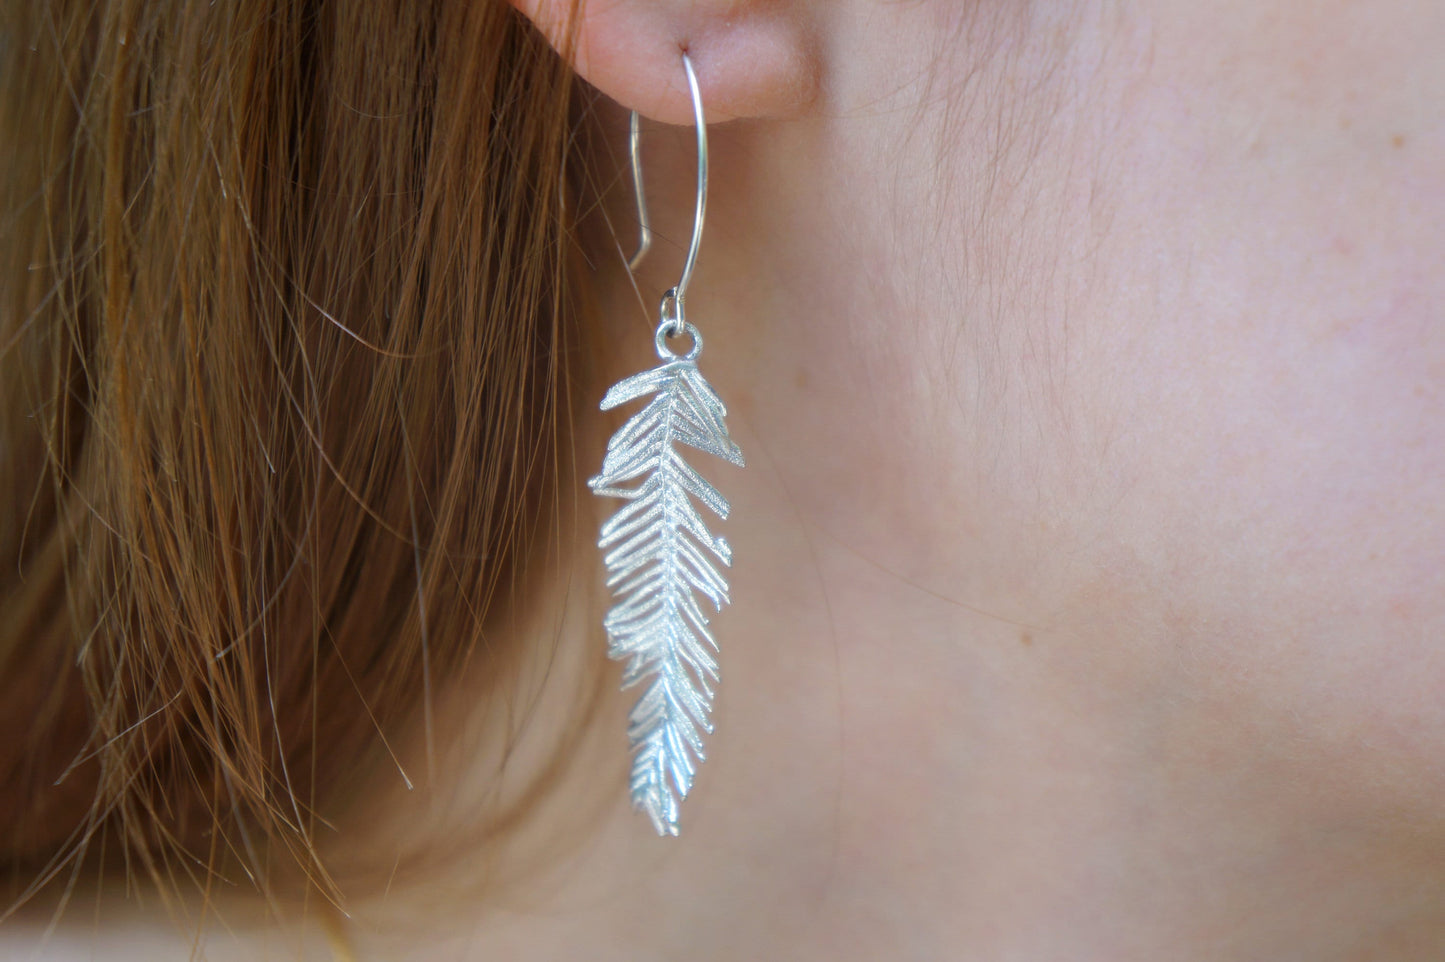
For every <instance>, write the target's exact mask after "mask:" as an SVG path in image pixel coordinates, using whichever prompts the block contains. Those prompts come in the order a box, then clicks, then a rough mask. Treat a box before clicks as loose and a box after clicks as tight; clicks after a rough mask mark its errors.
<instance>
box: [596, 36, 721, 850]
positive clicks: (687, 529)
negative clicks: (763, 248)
mask: <svg viewBox="0 0 1445 962" xmlns="http://www.w3.org/2000/svg"><path fill="white" fill-rule="evenodd" d="M682 65H683V69H684V70H685V71H686V73H687V84H688V89H689V90H690V91H691V93H692V109H693V117H694V120H695V121H696V124H697V208H696V211H695V213H694V219H693V226H692V243H691V244H690V246H689V247H688V251H687V260H686V261H685V262H684V264H683V268H682V279H681V280H679V281H678V282H677V286H676V287H674V288H672V289H671V290H669V291H668V292H667V293H666V294H664V295H663V296H662V304H661V306H660V309H659V315H660V318H659V320H658V324H657V333H656V334H655V335H654V336H653V344H654V345H655V346H656V348H657V355H658V357H659V358H661V359H662V363H661V364H659V365H658V366H657V367H655V368H652V369H651V370H648V371H643V372H642V373H640V374H634V375H633V376H632V377H629V378H627V379H626V380H624V381H621V382H619V383H617V384H616V385H614V386H613V387H612V389H611V390H609V391H608V392H607V394H606V395H605V396H604V397H603V398H602V410H604V411H607V410H610V409H612V408H614V407H617V406H618V405H620V404H625V403H627V402H628V401H632V400H635V399H637V398H641V397H645V396H647V395H652V400H651V401H649V402H648V404H647V406H646V407H645V408H643V409H642V410H641V411H639V412H638V413H636V414H634V415H633V416H632V417H631V418H630V419H629V420H628V421H627V423H626V424H624V425H623V426H622V427H621V429H619V430H618V431H617V433H616V434H614V435H613V436H612V440H611V441H609V442H608V444H607V454H606V457H605V458H604V459H603V462H602V471H601V473H600V474H598V475H597V476H596V477H594V478H591V479H590V480H588V482H587V486H588V487H590V488H591V489H592V491H593V492H594V493H595V494H598V495H601V496H603V497H611V498H623V499H625V500H626V501H627V504H625V505H624V506H623V507H622V508H620V509H618V511H617V512H616V513H615V514H614V515H612V517H611V518H609V519H608V520H607V522H606V523H605V524H603V525H602V532H601V536H600V537H599V539H598V541H597V546H598V548H600V549H601V550H602V551H603V552H605V554H604V556H603V561H604V563H605V565H606V567H607V586H608V588H610V589H611V591H612V596H613V599H614V601H615V604H614V605H613V606H612V608H611V609H610V610H609V611H608V612H607V615H606V617H605V618H604V619H603V622H602V624H603V627H604V628H605V629H606V631H607V644H608V650H607V654H608V657H610V658H613V659H615V660H618V661H624V662H626V667H625V669H624V671H623V677H622V687H623V689H624V690H625V689H627V688H631V687H633V686H634V685H644V686H645V690H644V692H643V694H642V697H641V698H639V699H638V701H637V704H636V705H635V706H634V707H633V709H632V713H631V715H630V716H629V717H628V728H627V735H628V740H629V742H630V744H631V748H632V778H631V792H632V806H633V808H635V809H638V810H639V811H643V812H646V813H647V815H648V816H649V817H650V818H651V819H652V824H653V827H654V828H656V829H657V833H658V834H659V835H676V834H677V833H678V803H679V802H680V801H681V799H682V798H683V797H684V796H686V795H687V793H688V790H689V789H690V788H691V787H692V779H693V775H694V774H695V773H696V770H697V769H696V766H697V764H698V763H700V762H702V761H703V760H704V759H705V758H706V753H705V752H704V750H703V743H702V733H704V732H706V733H709V734H710V733H711V732H712V730H713V726H712V722H711V721H710V720H709V715H711V713H712V703H713V686H714V685H716V683H717V681H718V663H717V659H716V658H715V657H714V653H715V652H716V651H717V642H716V640H715V639H714V638H713V635H712V632H711V631H710V630H708V618H707V615H705V614H704V613H703V608H702V605H700V604H699V603H698V599H697V597H696V595H697V594H701V595H702V596H703V597H705V598H706V599H707V600H708V601H710V602H712V605H713V608H714V610H715V611H719V612H720V611H722V606H723V605H724V604H727V603H729V602H730V600H731V599H730V598H729V597H728V583H727V581H726V580H725V579H724V578H723V576H722V574H721V573H720V572H719V571H718V568H717V566H716V565H715V564H714V559H715V560H716V561H720V562H721V563H722V564H723V565H725V566H731V564H732V548H731V547H730V546H729V545H728V543H727V541H726V540H725V539H723V538H721V537H715V536H714V535H713V534H712V533H711V532H709V531H708V529H707V526H706V524H705V523H704V521H703V516H702V514H700V513H699V511H698V509H697V507H696V506H695V505H694V504H693V499H694V498H695V499H696V500H697V501H698V502H699V503H701V504H702V505H703V506H704V507H706V508H708V509H709V510H711V511H712V512H713V513H714V514H716V515H717V516H718V517H719V518H726V517H727V516H728V502H727V499H725V498H724V497H723V496H722V495H721V494H719V493H718V490H717V489H716V488H715V487H713V486H712V485H711V484H710V483H708V482H707V481H706V480H704V479H703V477H702V475H700V474H699V473H698V472H697V471H696V470H695V469H694V468H693V467H692V466H691V465H689V464H688V463H687V462H686V461H684V460H683V458H682V453H681V451H680V450H679V449H678V446H679V445H686V446H688V447H692V448H696V449H697V450H699V451H704V452H706V453H708V454H712V455H715V456H717V457H720V458H722V459H723V460H725V461H729V462H731V463H732V464H735V465H737V466H738V467H742V466H743V454H742V451H741V450H739V448H738V446H737V445H736V444H735V443H733V440H732V438H731V437H729V435H728V430H727V426H726V424H724V422H723V418H724V416H725V415H726V414H727V408H725V407H724V406H723V403H722V400H721V399H720V398H719V397H718V396H717V393H716V392H715V391H714V390H713V389H712V386H711V385H709V384H708V383H707V381H706V380H704V379H703V376H702V374H701V373H699V371H698V369H697V358H698V355H700V354H701V353H702V335H701V334H700V333H698V330H697V328H696V327H694V326H693V325H692V324H691V323H690V322H689V321H688V320H687V314H686V303H687V302H686V296H687V285H688V282H689V281H690V280H691V279H692V271H693V266H694V264H695V263H696V261H697V249H698V244H699V242H700V241H701V239H702V221H703V215H704V213H705V212H706V209H707V124H706V122H705V121H704V119H703V111H702V95H701V93H700V92H699V90H698V85H697V74H696V73H695V72H694V71H693V67H692V61H691V60H690V59H689V58H688V56H687V54H686V53H683V55H682ZM638 140H639V131H638V120H637V114H636V113H635V112H634V113H633V115H632V131H631V156H632V175H633V183H634V186H635V188H636V191H637V204H638V215H639V216H638V220H639V221H640V222H641V225H642V240H641V243H640V244H639V247H638V252H637V254H636V255H634V256H633V258H632V261H631V262H629V265H628V266H629V267H635V266H636V264H637V263H638V262H639V261H640V260H641V258H642V256H643V254H645V253H646V252H647V248H648V246H649V244H650V243H651V238H652V232H651V229H650V227H649V225H648V221H647V205H646V202H645V200H644V198H643V192H642V167H641V163H640V160H639V156H638V153H639V152H638ZM683 334H686V335H687V336H688V337H690V338H691V339H692V347H691V349H690V350H688V352H687V353H686V354H675V353H673V351H672V350H671V349H670V348H669V347H668V345H667V339H668V338H669V337H670V336H671V337H680V336H682V335H683ZM638 479H641V483H639V484H637V485H636V486H635V487H624V486H623V485H625V484H627V483H629V482H635V481H637V480H638ZM703 549H706V553H705V552H704V551H703ZM709 555H711V557H709Z"/></svg>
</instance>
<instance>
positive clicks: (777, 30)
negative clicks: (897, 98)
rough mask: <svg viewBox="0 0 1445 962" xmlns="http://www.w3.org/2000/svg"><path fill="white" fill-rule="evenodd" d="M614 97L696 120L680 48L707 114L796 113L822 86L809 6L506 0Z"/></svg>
mask: <svg viewBox="0 0 1445 962" xmlns="http://www.w3.org/2000/svg"><path fill="white" fill-rule="evenodd" d="M511 3H512V5H513V6H515V7H516V8H517V9H519V10H521V11H522V13H523V14H525V15H526V16H527V17H528V18H529V19H530V20H531V21H532V22H533V23H534V24H536V26H537V27H538V29H540V30H541V31H542V33H543V34H545V35H546V36H547V38H548V40H550V41H551V43H552V46H553V47H555V48H556V49H557V50H558V51H559V52H560V53H562V54H563V55H564V56H566V57H568V59H569V60H570V61H571V62H572V65H573V67H574V68H575V69H576V71H577V73H578V74H579V75H580V76H581V77H582V78H583V79H584V80H586V81H587V82H588V83H590V84H591V85H592V86H594V87H596V88H597V89H598V90H600V91H601V92H602V93H604V94H606V95H607V96H608V97H611V98H612V99H613V100H615V101H617V103H619V104H621V105H622V106H623V107H626V108H628V109H631V110H636V111H637V112H638V113H640V114H642V115H643V116H645V117H648V118H650V119H652V120H657V121H661V122H663V123H670V124H691V123H692V99H691V96H690V94H689V92H688V87H687V75H686V74H685V73H684V72H683V67H682V53H683V51H686V52H687V54H688V57H689V58H690V59H691V60H692V63H693V67H694V69H696V71H697V77H698V85H699V88H700V89H701V91H702V99H703V104H704V105H705V107H706V111H707V119H708V122H709V123H712V122H714V121H723V120H732V119H735V118H742V117H788V116H796V115H797V114H798V113H800V112H802V111H803V110H804V109H805V108H806V107H807V106H808V105H809V104H811V103H812V101H813V99H814V97H815V96H816V91H817V87H818V71H819V67H818V57H817V44H816V43H815V41H814V37H815V36H816V32H817V31H816V30H815V29H814V24H813V23H812V22H811V18H810V17H809V16H808V14H809V13H810V12H811V11H812V7H813V5H811V4H808V3H805V2H789V0H511Z"/></svg>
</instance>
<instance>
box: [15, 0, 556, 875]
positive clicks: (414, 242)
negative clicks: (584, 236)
mask: <svg viewBox="0 0 1445 962" xmlns="http://www.w3.org/2000/svg"><path fill="white" fill-rule="evenodd" d="M0 72H3V81H0V83H3V87H0V89H3V94H0V142H3V143H5V144H6V145H7V146H6V154H7V161H6V163H5V166H4V169H3V179H0V199H3V200H0V202H3V209H0V561H3V564H0V731H4V732H5V733H6V737H5V738H4V739H0V859H3V861H4V863H5V864H6V866H7V869H8V873H9V876H10V879H11V882H12V884H13V885H14V886H15V891H14V893H13V894H14V895H16V896H18V897H23V896H24V895H26V894H29V893H33V892H34V891H36V890H38V889H39V888H40V887H41V886H42V885H44V884H45V883H46V882H47V881H49V880H51V879H54V878H57V877H63V875H62V872H63V871H64V870H65V869H66V867H67V866H74V865H77V864H79V862H80V860H81V859H82V858H83V857H86V856H87V854H88V856H89V857H90V858H91V859H100V860H101V861H102V862H103V863H104V864H105V865H116V866H119V865H128V866H131V867H133V868H134V867H140V868H141V869H142V870H144V871H145V872H148V873H149V874H150V875H151V876H152V877H154V878H155V879H156V880H157V881H161V880H164V879H169V880H171V881H172V882H175V881H179V880H180V879H181V876H178V874H177V873H178V872H179V873H182V875H184V874H185V873H189V874H190V875H191V877H192V878H194V879H195V880H196V881H198V882H202V881H205V879H206V876H208V875H209V874H210V873H211V872H214V871H215V870H216V868H217V866H218V865H220V864H222V863H223V862H224V861H225V860H227V859H236V860H240V861H242V862H243V863H244V864H246V865H249V866H252V867H256V868H257V873H259V866H260V865H261V864H262V863H265V862H267V861H269V860H272V859H274V858H275V854H274V853H278V852H279V853H285V855H286V856H287V857H288V858H289V859H291V860H293V861H294V863H296V864H299V865H301V866H302V867H303V868H304V869H305V870H306V872H307V873H308V875H311V876H312V877H313V878H315V877H318V876H321V877H324V872H325V870H324V867H322V866H321V865H320V863H319V861H318V856H317V853H316V846H315V844H314V839H313V828H314V827H315V822H316V819H318V818H319V817H320V816H319V815H318V812H321V811H324V810H325V807H326V805H327V804H328V799H331V798H332V797H333V796H334V795H335V793H336V792H338V791H340V790H341V787H342V786H345V785H346V784H349V783H348V781H347V779H346V778H344V777H343V774H344V772H343V769H351V768H353V767H354V766H355V765H356V758H357V757H358V756H359V755H366V754H367V753H368V752H371V753H374V750H375V747H376V744H377V741H378V739H379V738H380V732H382V731H385V730H387V729H388V728H390V727H392V726H395V725H398V724H400V723H401V722H402V720H404V719H406V718H408V717H410V716H411V715H412V714H414V713H415V712H416V711H417V710H418V705H419V702H420V699H421V698H422V697H423V693H424V692H425V691H427V690H428V689H429V686H430V684H431V680H432V679H434V678H439V677H441V676H442V675H443V674H445V673H448V672H450V671H452V670H453V669H454V668H456V667H457V666H458V665H459V664H460V663H461V661H462V660H463V659H465V658H467V657H469V656H470V655H472V654H473V653H474V652H475V653H476V654H477V656H478V657H480V658H481V659H482V660H483V663H484V664H491V663H492V662H489V661H486V660H485V659H489V658H494V659H504V658H506V657H507V654H508V653H507V650H506V646H505V643H504V642H502V641H499V640H497V639H493V638H491V637H490V636H488V635H484V629H485V628H486V626H487V624H488V618H489V617H491V616H493V615H494V613H495V612H496V611H497V610H498V606H499V605H500V604H501V603H502V602H503V601H504V600H505V599H506V597H508V596H509V594H513V593H515V592H516V591H517V590H519V589H518V585H519V584H520V583H521V581H522V579H523V576H524V575H525V573H526V570H527V564H526V561H527V558H528V557H529V556H530V553H531V548H532V547H533V546H535V545H536V544H538V543H539V542H540V541H541V540H543V539H545V538H546V537H547V535H548V532H549V531H551V530H552V529H553V528H554V527H555V523H554V519H555V518H556V517H557V513H556V500H557V498H558V491H559V487H558V485H559V482H560V481H561V480H562V479H564V478H565V477H566V476H567V472H568V464H567V460H566V445H565V444H563V443H562V441H564V440H565V437H564V434H565V430H566V424H567V411H568V410H569V404H570V396H569V391H570V387H569V384H570V383H571V382H570V381H569V378H568V373H567V369H566V367H565V365H564V361H565V359H566V355H567V352H568V345H569V343H571V338H572V336H573V334H575V329H576V325H575V324H574V320H575V314H576V311H575V309H574V307H573V306H572V305H574V304H575V303H577V302H578V300H579V296H578V293H577V292H578V290H579V274H581V273H582V272H580V271H578V270H576V269H574V267H573V263H574V260H575V259H574V257H573V255H572V253H571V252H572V250H573V249H574V245H573V240H574V238H573V236H572V228H571V226H570V225H571V223H572V222H573V219H574V214H575V210H569V207H571V208H575V206H576V205H575V203H569V201H568V195H569V188H568V185H569V184H573V183H575V182H576V177H577V176H578V175H577V171H576V170H575V169H574V168H573V165H572V164H571V162H570V161H569V158H571V157H573V156H576V155H577V153H578V151H576V150H575V149H573V148H574V146H575V145H574V143H573V142H574V141H575V139H576V138H577V137H578V136H579V125H578V119H577V118H578V116H579V111H578V110H577V109H575V104H574V101H575V93H576V90H575V89H574V87H575V85H574V82H573V79H572V75H571V73H570V71H569V69H568V67H567V66H566V63H565V60H564V58H562V57H559V56H558V55H557V54H556V53H555V52H554V51H553V50H551V49H550V48H549V47H548V45H547V44H546V43H545V42H544V41H543V39H542V38H541V37H540V36H539V35H538V34H536V33H535V32H534V31H533V30H532V29H531V27H530V26H529V25H528V24H527V23H526V22H525V21H524V20H523V18H522V17H521V16H520V15H518V14H517V13H516V12H515V11H514V10H513V9H511V8H510V7H509V6H508V5H506V4H505V3H503V2H500V0H491V2H471V0H468V2H452V3H443V2H434V3H433V2H422V0H382V2H367V3H322V2H319V0H251V2H247V3H243V4H206V3H187V2H180V0H170V2H162V0H111V2H107V3H94V2H92V0H52V2H46V3H34V2H30V0H11V2H5V3H3V4H0ZM498 663H501V662H500V661H499V662H498ZM353 783H354V780H353ZM102 849H103V853H102V852H101V850H102ZM197 864H199V865H200V866H202V867H203V871H200V872H197V870H196V869H195V865H197Z"/></svg>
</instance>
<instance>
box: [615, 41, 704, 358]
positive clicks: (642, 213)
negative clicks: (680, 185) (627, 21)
mask: <svg viewBox="0 0 1445 962" xmlns="http://www.w3.org/2000/svg"><path fill="white" fill-rule="evenodd" d="M682 67H683V70H684V71H685V72H686V74H687V87H688V92H689V93H690V94H691V95H692V116H693V122H694V124H695V126H696V127H697V205H696V207H695V208H694V211H693V220H692V241H691V242H690V243H689V244H688V246H687V260H685V261H684V262H683V265H682V278H681V279H680V280H679V281H678V282H677V286H676V287H673V288H672V289H670V290H669V291H668V292H667V293H666V294H664V295H663V298H662V301H663V314H664V318H663V323H665V324H666V325H667V329H668V333H669V334H681V333H682V331H683V325H685V324H686V323H687V317H686V314H685V313H684V306H685V305H684V301H683V298H684V297H685V296H686V295H687V285H688V283H689V282H690V281H691V280H692V270H693V267H694V266H695V265H696V264H697V251H698V248H699V247H701V246H702V223H703V218H704V217H705V216H706V215H707V119H706V118H705V117H704V116H703V112H702V91H701V90H700V89H699V88H698V84H697V72H696V71H695V70H693V66H692V59H691V58H690V57H688V55H687V53H686V51H684V52H683V55H682ZM627 146H628V154H629V156H630V157H631V159H632V189H633V192H634V193H635V194H636V196H637V224H638V228H639V230H640V234H639V236H638V240H637V253H635V254H633V255H632V257H631V258H630V259H629V260H628V261H627V269H628V270H630V271H633V272H636V270H637V267H638V265H639V264H641V263H642V259H643V258H644V257H646V256H647V252H648V251H649V250H651V249H652V222H651V220H650V219H649V218H648V216H647V192H646V190H645V189H644V187H643V183H642V120H641V118H640V117H639V116H638V114H637V111H635V110H634V111H632V116H631V119H630V122H629V125H628V136H627Z"/></svg>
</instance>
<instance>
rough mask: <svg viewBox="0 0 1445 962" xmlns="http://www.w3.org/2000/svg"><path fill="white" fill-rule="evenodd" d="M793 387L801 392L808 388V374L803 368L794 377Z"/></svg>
mask: <svg viewBox="0 0 1445 962" xmlns="http://www.w3.org/2000/svg"><path fill="white" fill-rule="evenodd" d="M793 386H794V387H796V388H798V389H800V390H801V389H803V388H806V387H807V386H808V372H807V371H805V370H803V369H802V368H798V373H796V374H794V375H793Z"/></svg>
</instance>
